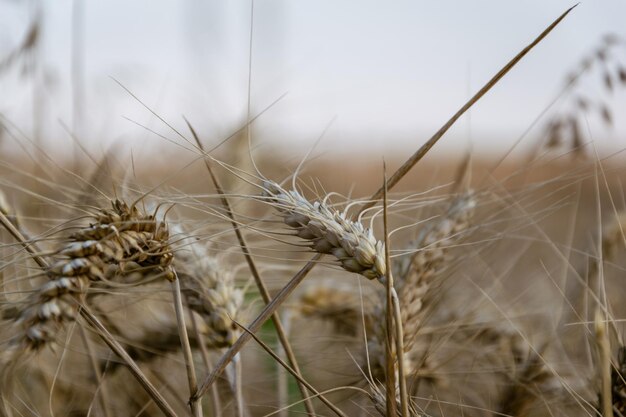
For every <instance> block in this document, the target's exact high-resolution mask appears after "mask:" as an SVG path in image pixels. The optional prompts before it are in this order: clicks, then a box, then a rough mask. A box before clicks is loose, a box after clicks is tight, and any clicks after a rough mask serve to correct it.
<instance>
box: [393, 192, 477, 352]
mask: <svg viewBox="0 0 626 417" xmlns="http://www.w3.org/2000/svg"><path fill="white" fill-rule="evenodd" d="M475 206H476V196H475V194H474V193H472V192H467V193H464V194H462V195H460V196H458V197H456V198H454V200H453V201H452V202H451V203H450V205H449V207H448V210H447V211H446V213H445V214H444V215H443V216H442V217H440V218H439V219H437V220H434V221H433V222H431V223H430V224H428V225H427V226H426V227H425V228H424V229H423V230H422V231H421V232H420V234H419V235H418V237H417V239H415V240H414V241H413V242H412V243H411V244H410V246H409V248H408V251H411V252H414V254H413V255H411V256H406V257H402V258H399V259H398V260H397V261H396V262H394V264H393V272H394V277H395V279H396V290H397V292H398V297H399V299H400V305H401V307H402V324H403V328H404V344H405V349H406V350H407V351H408V350H410V349H411V347H412V346H413V343H414V342H415V338H416V335H417V332H418V331H419V328H420V326H421V322H422V319H421V317H422V315H423V314H424V311H423V310H424V305H425V302H426V300H427V298H428V296H429V294H430V290H432V287H433V283H434V281H435V280H436V279H437V277H439V276H440V275H441V271H442V269H443V267H445V261H446V259H447V252H448V248H449V246H450V244H451V243H453V242H455V241H456V240H458V239H459V238H460V236H461V234H462V233H463V232H464V231H465V230H467V229H468V227H469V226H470V220H471V218H472V215H473V213H474V208H475Z"/></svg>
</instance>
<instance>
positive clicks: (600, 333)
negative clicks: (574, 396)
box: [594, 308, 613, 417]
mask: <svg viewBox="0 0 626 417" xmlns="http://www.w3.org/2000/svg"><path fill="white" fill-rule="evenodd" d="M594 321H595V323H594V324H595V333H596V343H597V345H598V354H599V355H598V356H599V357H600V360H599V363H600V380H601V383H602V391H601V392H602V394H601V395H600V397H601V400H602V404H601V405H602V417H613V384H612V381H611V342H610V340H609V333H608V331H607V327H608V326H607V323H606V320H605V319H604V314H603V313H602V311H601V310H600V308H597V309H596V316H595V320H594Z"/></svg>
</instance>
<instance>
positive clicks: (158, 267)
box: [12, 200, 174, 351]
mask: <svg viewBox="0 0 626 417" xmlns="http://www.w3.org/2000/svg"><path fill="white" fill-rule="evenodd" d="M94 218H95V223H93V224H91V225H90V226H88V227H85V228H82V229H80V230H78V231H77V232H75V233H73V234H72V235H70V236H69V237H68V239H67V242H66V243H65V244H64V245H63V246H62V247H61V248H60V250H59V251H58V254H57V255H56V256H55V258H56V262H55V263H53V264H52V265H51V266H50V267H47V268H46V269H45V273H46V275H47V276H48V277H49V278H50V281H48V282H46V283H44V284H43V285H41V286H40V287H39V288H38V289H37V291H36V292H35V293H34V294H33V296H31V297H30V299H29V302H28V305H27V307H26V308H25V309H24V310H22V311H21V313H20V315H19V317H18V320H17V322H18V324H19V325H20V326H21V327H22V328H23V329H24V331H23V334H22V335H20V336H18V337H17V338H15V339H13V340H12V344H13V345H17V346H21V347H23V348H25V349H26V350H30V351H36V350H39V349H41V348H43V347H44V346H46V345H48V344H49V343H50V342H52V341H54V339H55V337H56V334H57V333H58V331H59V329H60V327H62V326H63V324H65V323H67V322H71V321H74V320H75V319H76V313H77V311H78V310H77V309H78V307H77V303H76V301H75V299H78V300H80V301H82V300H83V299H84V297H85V295H86V293H87V290H88V288H89V287H90V285H91V283H92V282H97V281H102V280H104V279H105V278H106V275H107V273H110V267H111V266H113V267H115V269H117V268H119V270H121V271H124V269H125V265H126V264H129V263H131V262H132V264H133V265H135V266H138V267H139V268H141V269H143V270H145V271H150V272H156V273H161V274H163V275H164V276H166V277H167V278H168V279H173V277H174V275H173V271H172V269H171V266H170V264H171V261H172V254H171V251H170V250H169V246H168V244H167V240H168V237H169V233H168V230H167V225H166V224H165V223H164V222H161V221H158V220H156V219H155V217H154V216H153V215H144V214H142V213H140V212H139V210H138V209H137V208H136V207H129V206H128V205H127V204H125V203H124V202H122V201H120V200H115V201H114V202H113V204H112V209H110V210H101V211H100V212H99V213H98V214H97V215H96V216H95V217H94Z"/></svg>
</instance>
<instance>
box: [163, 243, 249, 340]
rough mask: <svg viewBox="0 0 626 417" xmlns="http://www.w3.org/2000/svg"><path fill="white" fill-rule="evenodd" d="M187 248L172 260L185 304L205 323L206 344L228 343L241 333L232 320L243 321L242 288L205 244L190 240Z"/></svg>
mask: <svg viewBox="0 0 626 417" xmlns="http://www.w3.org/2000/svg"><path fill="white" fill-rule="evenodd" d="M189 249H190V250H181V251H179V252H177V254H176V258H177V259H176V261H175V265H176V270H177V272H178V276H179V278H180V281H181V286H182V291H183V294H184V295H185V298H186V300H187V306H188V307H189V309H191V310H192V311H195V312H196V313H198V314H199V315H200V316H201V317H202V318H203V319H204V320H205V322H206V324H207V330H206V334H204V337H205V341H204V342H205V343H206V345H207V347H209V348H212V349H219V348H224V347H230V346H232V344H233V343H234V342H235V340H237V338H238V337H239V336H240V334H241V331H240V329H239V327H238V326H237V325H236V324H235V322H234V321H233V320H235V321H242V314H243V300H244V293H243V290H242V289H240V288H237V286H236V285H235V279H234V275H233V273H232V271H231V270H230V269H229V268H228V267H227V266H225V265H223V264H222V263H221V262H220V261H219V260H218V259H217V258H215V257H214V256H211V255H210V254H209V253H207V251H206V250H205V248H203V247H200V246H199V244H198V243H193V244H192V245H191V246H190V248H189Z"/></svg>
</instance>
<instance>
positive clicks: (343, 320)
mask: <svg viewBox="0 0 626 417" xmlns="http://www.w3.org/2000/svg"><path fill="white" fill-rule="evenodd" d="M292 309H293V310H294V311H295V312H297V313H298V314H299V315H300V316H302V317H305V318H308V319H319V320H323V321H327V322H330V323H332V325H333V328H334V330H335V331H336V332H337V333H338V334H341V335H348V336H356V335H357V333H358V331H359V318H360V315H361V310H360V304H359V299H358V298H357V297H356V296H355V294H354V289H353V288H349V287H343V286H341V285H337V284H336V283H335V282H333V283H331V282H324V283H319V284H317V283H316V284H312V285H310V286H308V288H305V289H304V290H303V291H302V292H300V294H299V296H298V298H297V299H296V300H295V302H294V303H293V306H292Z"/></svg>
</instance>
